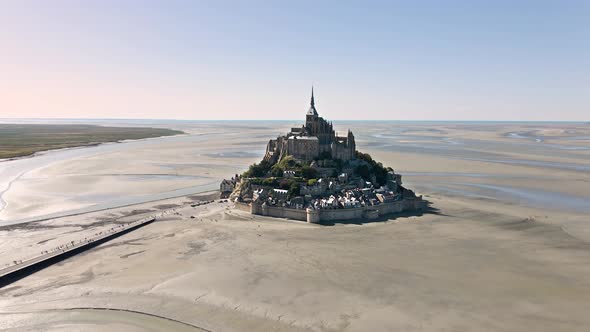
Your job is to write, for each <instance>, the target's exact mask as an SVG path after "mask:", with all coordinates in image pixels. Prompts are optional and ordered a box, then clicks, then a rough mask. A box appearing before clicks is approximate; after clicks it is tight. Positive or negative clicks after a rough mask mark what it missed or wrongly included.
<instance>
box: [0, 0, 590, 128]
mask: <svg viewBox="0 0 590 332" xmlns="http://www.w3.org/2000/svg"><path fill="white" fill-rule="evenodd" d="M589 16H590V5H589V3H587V2H583V1H568V2H561V1H521V2H518V3H513V2H510V1H494V2H492V3H484V2H473V1H449V2H445V3H441V2H436V1H421V2H401V1H393V2H391V1H387V2H381V1H371V2H347V3H342V2H332V1H326V2H321V3H314V2H311V1H302V2H297V3H289V4H285V3H283V4H278V3H277V4H272V3H271V4H268V3H264V2H258V1H254V2H248V3H245V2H216V3H205V2H197V1H167V2H161V1H131V0H127V1H85V2H83V3H78V2H76V1H68V0H56V1H52V2H43V1H30V0H28V1H27V0H25V1H5V2H2V4H0V20H2V22H3V29H2V31H0V45H2V48H3V51H2V53H1V54H0V72H2V78H0V110H1V112H0V117H1V118H66V119H78V118H94V119H97V118H98V119H105V118H106V119H143V118H145V119H170V118H172V119H178V120H216V119H225V120H227V119H233V120H248V119H250V120H265V119H272V120H288V119H301V118H302V117H303V116H304V114H305V112H306V110H307V108H308V106H309V97H310V89H311V85H312V84H313V85H314V86H315V92H316V106H317V109H318V112H319V113H320V115H322V116H324V117H326V118H328V119H330V120H354V119H359V120H375V121H377V120H408V121H420V120H425V121H564V120H565V121H582V122H585V121H588V120H590V119H589V118H588V115H587V114H588V109H590V88H589V87H590V61H589V60H588V59H590V43H589V42H588V39H587V36H588V35H589V33H590V23H589V21H588V19H587V18H588V17H589Z"/></svg>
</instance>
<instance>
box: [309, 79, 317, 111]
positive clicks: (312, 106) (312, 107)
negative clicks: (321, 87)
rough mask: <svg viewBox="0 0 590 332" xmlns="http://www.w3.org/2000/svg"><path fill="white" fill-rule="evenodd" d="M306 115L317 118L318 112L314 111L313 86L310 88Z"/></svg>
mask: <svg viewBox="0 0 590 332" xmlns="http://www.w3.org/2000/svg"><path fill="white" fill-rule="evenodd" d="M307 115H313V116H317V115H318V111H316V109H315V100H314V99H313V85H312V86H311V102H310V106H309V110H308V111H307Z"/></svg>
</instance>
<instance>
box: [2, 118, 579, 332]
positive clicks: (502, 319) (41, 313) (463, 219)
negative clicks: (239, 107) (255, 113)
mask: <svg viewBox="0 0 590 332" xmlns="http://www.w3.org/2000/svg"><path fill="white" fill-rule="evenodd" d="M181 125H182V128H180V127H174V128H178V129H180V130H183V131H185V132H188V133H189V135H187V136H178V137H169V138H158V139H153V140H146V141H140V142H129V143H122V144H116V145H113V146H117V148H110V147H109V146H108V145H105V146H103V147H102V149H101V148H100V147H91V148H88V150H86V149H82V150H80V151H92V152H85V154H83V155H73V156H72V157H71V159H67V158H59V160H51V159H47V160H45V162H44V164H36V165H32V164H29V165H26V166H22V165H18V166H15V168H19V167H20V168H19V170H20V171H22V172H20V173H19V172H15V173H10V174H17V173H18V174H21V173H22V175H20V177H15V178H13V180H12V182H11V183H12V185H11V186H10V188H8V190H5V192H4V194H3V196H2V197H3V198H4V200H5V201H6V202H7V204H6V206H5V207H4V209H3V210H2V212H1V214H0V216H2V219H3V221H4V223H5V224H6V225H7V224H8V223H11V221H18V220H21V219H23V218H27V217H31V216H35V215H37V216H43V215H46V212H52V213H59V212H60V211H67V210H68V209H77V208H79V207H80V205H78V204H79V202H80V197H84V198H86V199H87V202H85V203H84V204H88V205H85V207H86V208H88V209H92V207H93V206H96V205H100V204H106V205H109V204H115V203H116V200H117V199H120V198H121V197H128V196H134V197H135V198H136V199H141V200H146V201H144V202H143V203H139V204H135V205H131V206H126V207H115V206H114V205H113V206H110V207H108V208H107V209H106V210H101V211H95V212H88V213H84V214H81V215H78V216H69V217H60V218H52V219H51V218H50V219H48V220H44V221H40V222H29V223H21V224H14V223H12V225H10V226H4V227H2V228H1V229H0V237H1V241H0V243H2V244H1V245H0V250H1V251H2V255H3V257H4V256H6V257H7V258H9V259H10V260H13V259H17V258H16V257H17V256H18V257H21V256H22V257H26V256H30V255H34V254H35V253H36V252H37V251H40V250H43V249H42V248H46V247H50V246H55V245H57V244H59V243H61V242H62V241H63V242H66V241H68V240H70V239H73V238H78V237H81V236H84V234H88V233H92V232H96V231H98V230H99V229H101V228H108V227H112V225H113V224H116V223H120V222H125V221H126V220H130V219H132V218H141V217H142V216H145V215H146V214H154V213H160V214H161V213H164V214H163V215H162V216H161V217H160V218H159V219H158V221H157V222H155V223H153V224H151V225H149V226H147V227H145V228H142V229H139V230H137V231H135V232H133V233H130V234H127V235H125V236H122V237H120V238H118V239H116V240H114V241H112V242H109V243H106V244H103V245H101V246H99V247H97V248H95V249H94V250H91V251H88V252H86V253H84V254H82V255H79V256H76V257H73V258H71V259H68V260H66V261H64V262H62V263H60V264H58V265H55V266H51V267H49V268H47V269H44V270H42V271H40V272H38V273H36V274H33V275H31V276H29V277H27V278H24V279H22V280H20V281H18V282H16V283H14V284H11V285H10V286H8V287H5V288H3V289H0V293H1V294H2V296H1V297H0V316H1V317H2V318H1V319H0V327H1V328H4V329H8V330H23V329H24V330H35V329H43V330H50V331H51V330H53V331H57V330H63V329H64V326H66V327H67V328H69V329H84V328H86V327H88V328H92V327H94V326H97V324H103V325H101V326H109V329H112V330H121V331H127V330H142V329H143V327H142V325H141V323H139V322H138V321H141V320H142V319H141V318H138V317H143V316H142V315H146V316H149V317H151V318H149V319H150V320H151V319H154V320H156V321H158V322H160V323H156V322H155V321H154V323H153V324H168V322H169V323H170V324H183V325H182V329H193V330H195V331H198V330H199V329H205V330H211V331H252V330H263V331H266V330H277V331H309V330H311V331H366V330H370V329H372V330H377V331H383V330H385V331H387V330H409V331H420V330H428V331H430V330H433V331H443V330H494V331H496V330H500V331H503V330H504V331H521V330H523V331H528V330H536V331H586V330H587V328H588V326H590V318H588V315H587V311H588V303H590V281H588V278H587V276H588V275H590V232H589V231H588V229H589V227H588V222H590V221H589V220H588V211H587V210H585V209H586V208H587V205H586V204H585V203H586V202H588V201H590V186H589V183H590V175H589V173H588V172H587V168H588V167H590V164H589V160H590V141H589V140H588V139H586V138H587V137H590V126H588V125H585V124H579V123H571V124H568V123H420V122H418V123H404V122H379V123H364V122H340V123H335V126H336V127H337V128H338V129H339V130H342V131H345V130H346V129H348V128H349V127H350V128H351V129H353V130H355V135H356V136H357V146H358V148H359V149H361V150H363V151H366V152H369V153H371V155H373V156H374V157H375V158H376V159H379V160H381V161H383V163H384V164H385V165H387V166H391V167H393V168H394V169H395V170H396V172H399V173H401V174H404V178H403V180H404V182H405V183H407V184H408V185H409V186H410V187H412V188H416V189H417V193H418V194H423V195H424V197H425V199H427V200H428V201H429V202H430V210H429V211H428V212H427V213H425V214H423V215H412V216H409V215H403V216H395V217H392V218H391V219H389V220H386V221H380V222H370V223H358V224H354V223H342V224H341V223H335V224H334V225H332V226H321V225H309V224H306V223H300V222H293V221H288V220H280V219H272V218H264V217H259V216H253V215H250V214H248V213H246V212H243V211H241V210H239V209H236V208H234V207H233V205H232V204H231V203H230V202H227V203H223V202H222V203H219V202H217V201H216V202H215V203H213V204H206V205H199V206H192V205H194V202H197V201H200V200H206V199H208V197H207V196H199V197H194V196H186V195H184V196H180V197H175V198H166V199H165V200H161V201H151V199H150V197H156V196H151V195H160V194H161V193H162V192H174V191H175V190H181V189H182V188H186V187H189V188H190V187H192V188H194V189H195V190H198V188H205V187H199V186H203V185H201V184H200V183H201V182H198V181H200V180H198V179H200V178H197V177H206V178H207V180H208V181H211V183H214V182H215V181H219V180H220V179H221V178H223V177H227V176H228V174H233V173H236V172H240V171H241V170H243V169H245V168H246V167H247V165H248V164H250V163H252V162H253V161H257V160H258V159H260V157H261V156H262V153H263V152H264V151H263V149H264V145H265V144H266V141H267V140H268V137H272V136H275V135H276V133H278V132H283V131H284V130H283V128H289V127H290V125H291V123H290V122H281V123H279V124H276V123H247V124H243V123H231V122H230V123H227V122H226V123H223V122H221V123H199V122H195V123H182V124H181ZM511 133H517V134H518V135H519V136H515V135H511ZM520 136H522V137H524V138H522V137H520ZM92 149H98V150H92ZM86 153H87V154H86ZM47 155H48V156H50V155H51V153H49V154H47ZM36 158H37V157H35V158H30V160H35V159H36ZM123 160H124V161H125V162H128V163H130V165H129V166H124V162H122V161H123ZM115 161H117V162H118V163H119V165H120V167H121V168H116V167H114V166H113V167H112V169H110V167H111V166H109V165H111V164H113V163H114V162H115ZM10 163H12V161H11V162H8V164H7V165H11V164H10ZM12 165H14V164H12ZM121 165H123V166H121ZM27 167H28V168H27ZM2 170H3V171H4V172H7V171H10V168H4V169H2ZM13 170H14V169H13ZM406 173H407V174H406ZM113 174H124V175H118V176H119V178H117V177H116V176H113ZM148 174H149V175H148ZM155 174H159V175H160V176H166V177H169V178H166V180H161V178H160V179H157V178H155V177H154V175H155ZM175 177H179V178H182V180H179V181H178V182H175V181H174V180H173V179H174V178H175ZM87 178H94V179H95V181H94V182H90V183H92V185H88V186H77V185H76V180H75V179H87ZM118 181H121V183H119V184H117V182H118ZM134 181H135V183H137V185H138V186H137V187H136V186H135V185H133V183H134ZM203 183H205V182H203ZM31 186H34V188H35V190H37V191H36V194H37V195H39V196H37V198H36V199H34V200H33V201H34V203H32V204H27V203H26V202H27V200H29V201H31V196H30V195H32V194H33V189H30V188H31ZM56 188H65V189H67V190H63V194H62V197H61V199H60V200H57V199H47V200H46V198H50V197H54V196H55V194H56V193H57V191H58V190H57V189H56ZM113 188H114V189H113ZM162 188H165V189H162ZM115 189H116V190H117V191H115ZM66 191H69V192H66ZM112 191H114V192H116V194H115V193H114V192H112ZM115 196H116V197H115ZM113 197H115V199H113ZM44 203H46V204H44ZM549 203H551V204H549ZM106 205H105V206H106ZM48 207H50V208H48ZM105 308H107V309H115V310H110V311H108V310H104V309H105ZM138 315H139V316H138ZM34 317H37V318H34ZM163 326H164V325H163ZM166 326H169V325H166ZM175 326H176V325H175ZM169 329H170V330H174V329H176V327H169ZM180 329H181V327H178V330H180Z"/></svg>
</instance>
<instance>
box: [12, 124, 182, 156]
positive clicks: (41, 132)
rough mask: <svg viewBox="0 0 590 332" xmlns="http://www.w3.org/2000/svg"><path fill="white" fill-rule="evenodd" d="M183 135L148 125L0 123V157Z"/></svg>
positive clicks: (176, 131) (179, 132) (180, 132)
mask: <svg viewBox="0 0 590 332" xmlns="http://www.w3.org/2000/svg"><path fill="white" fill-rule="evenodd" d="M179 134H184V132H182V131H178V130H172V129H165V128H149V127H106V126H97V125H82V124H12V123H10V124H0V159H7V158H16V157H24V156H30V155H32V154H34V153H35V152H40V151H47V150H54V149H63V148H72V147H78V146H89V145H96V144H100V143H107V142H118V141H122V140H130V139H142V138H151V137H160V136H172V135H179Z"/></svg>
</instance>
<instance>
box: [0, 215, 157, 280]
mask: <svg viewBox="0 0 590 332" xmlns="http://www.w3.org/2000/svg"><path fill="white" fill-rule="evenodd" d="M155 220H156V217H155V216H150V217H146V218H143V219H139V220H136V221H133V222H129V223H127V224H124V225H119V226H117V227H113V228H111V229H109V230H108V231H103V232H99V233H96V234H95V236H93V237H89V238H85V239H83V240H79V241H78V242H75V241H72V242H69V243H66V244H64V245H61V246H59V247H56V248H53V249H51V250H47V251H43V252H42V253H41V255H39V256H37V257H34V258H31V259H28V260H25V261H14V262H13V265H11V266H9V267H7V268H4V269H2V270H0V288H2V287H4V286H6V285H9V284H11V283H13V282H15V281H17V280H20V279H22V278H24V277H26V276H28V275H31V274H33V273H35V272H37V271H40V270H42V269H44V268H46V267H48V266H51V265H53V264H56V263H58V262H61V261H63V260H65V259H67V258H69V257H72V256H74V255H76V254H79V253H81V252H84V251H86V250H89V249H92V248H94V247H96V246H98V245H100V244H102V243H105V242H107V241H110V240H112V239H115V238H117V237H119V236H121V235H124V234H127V233H129V232H132V231H134V230H136V229H138V228H141V227H143V226H145V225H148V224H151V223H152V222H154V221H155Z"/></svg>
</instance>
